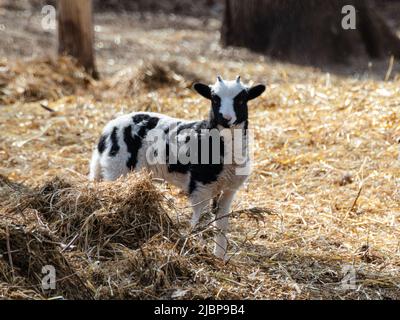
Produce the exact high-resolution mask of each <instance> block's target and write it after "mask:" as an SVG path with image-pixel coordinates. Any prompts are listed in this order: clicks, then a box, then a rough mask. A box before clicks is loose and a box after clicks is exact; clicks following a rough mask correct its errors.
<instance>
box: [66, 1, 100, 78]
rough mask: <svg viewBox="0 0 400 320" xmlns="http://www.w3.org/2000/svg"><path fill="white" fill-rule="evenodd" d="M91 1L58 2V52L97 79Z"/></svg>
mask: <svg viewBox="0 0 400 320" xmlns="http://www.w3.org/2000/svg"><path fill="white" fill-rule="evenodd" d="M93 42H94V33H93V17H92V1H91V0H59V7H58V52H59V54H67V55H70V56H72V57H74V58H76V59H77V61H78V62H79V63H80V64H81V65H82V66H83V67H84V68H85V70H86V71H87V72H88V73H89V74H91V75H92V76H93V77H94V78H98V73H97V71H96V66H95V60H94V48H93Z"/></svg>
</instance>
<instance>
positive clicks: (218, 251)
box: [214, 190, 236, 260]
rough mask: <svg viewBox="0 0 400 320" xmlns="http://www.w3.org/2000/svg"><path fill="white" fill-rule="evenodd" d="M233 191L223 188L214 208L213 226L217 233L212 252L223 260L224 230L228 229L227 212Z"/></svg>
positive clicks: (224, 250)
mask: <svg viewBox="0 0 400 320" xmlns="http://www.w3.org/2000/svg"><path fill="white" fill-rule="evenodd" d="M235 193H236V191H231V190H225V191H224V192H223V193H222V195H221V197H220V199H219V201H218V206H217V210H216V217H215V227H216V228H217V234H216V236H215V239H214V241H215V247H214V254H215V255H216V256H217V257H218V258H221V259H224V260H225V259H226V258H227V248H228V240H227V237H226V232H227V231H228V226H229V214H230V210H231V205H232V201H233V198H234V196H235Z"/></svg>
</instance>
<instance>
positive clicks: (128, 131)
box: [124, 114, 160, 170]
mask: <svg viewBox="0 0 400 320" xmlns="http://www.w3.org/2000/svg"><path fill="white" fill-rule="evenodd" d="M159 120H160V119H159V118H156V117H150V116H149V115H146V114H139V115H135V116H134V117H133V121H134V122H135V123H142V122H143V121H145V122H144V123H143V124H141V125H140V128H139V131H138V132H137V134H135V135H132V126H131V125H130V126H128V127H126V128H125V129H124V142H125V143H126V146H127V149H128V152H129V153H130V154H131V155H130V157H129V159H128V161H127V162H126V165H127V167H128V168H129V169H130V170H133V169H135V167H136V165H137V160H138V159H137V157H138V152H139V149H140V148H141V147H142V144H143V139H144V138H145V137H146V135H147V133H148V132H149V131H150V130H153V129H154V128H155V127H156V126H157V124H158V121H159Z"/></svg>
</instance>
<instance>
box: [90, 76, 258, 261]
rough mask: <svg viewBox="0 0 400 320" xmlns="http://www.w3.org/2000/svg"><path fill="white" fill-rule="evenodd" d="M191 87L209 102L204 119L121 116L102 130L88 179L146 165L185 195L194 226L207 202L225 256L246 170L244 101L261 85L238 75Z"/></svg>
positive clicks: (142, 114) (217, 251) (221, 254)
mask: <svg viewBox="0 0 400 320" xmlns="http://www.w3.org/2000/svg"><path fill="white" fill-rule="evenodd" d="M193 88H194V90H195V91H197V92H198V93H199V94H200V95H201V96H203V97H204V98H206V99H208V100H210V101H211V109H210V113H209V118H208V119H207V120H202V121H187V120H182V119H175V118H171V117H169V116H166V115H162V114H158V113H151V112H140V113H137V112H135V113H131V114H127V115H123V116H120V117H118V118H116V119H114V120H112V121H111V122H109V123H108V124H107V125H106V127H105V129H104V130H103V134H102V135H101V137H100V140H99V142H98V145H97V148H96V149H95V150H94V152H93V156H92V160H91V164H90V174H89V178H90V179H91V180H96V181H98V180H106V181H113V180H116V179H117V178H118V177H120V176H123V175H126V174H128V173H129V172H130V171H131V170H140V169H147V170H149V171H151V172H152V173H153V176H154V177H155V178H161V179H163V180H165V181H167V182H169V183H171V184H173V185H176V186H177V187H179V188H181V189H182V190H184V191H185V192H186V193H187V194H188V196H189V200H190V203H191V205H192V208H193V215H192V219H191V226H192V227H193V228H194V227H196V226H197V225H198V223H199V220H200V217H201V214H202V213H203V212H204V211H205V210H206V209H207V208H208V207H209V205H210V201H211V203H212V206H213V208H214V212H215V214H216V217H215V223H214V224H215V226H216V229H217V232H216V236H215V247H214V254H215V255H216V256H217V257H219V258H221V259H226V258H227V247H228V241H227V238H226V232H227V229H228V222H229V221H228V220H229V213H230V209H231V204H232V201H233V199H234V197H235V194H236V192H237V191H238V189H239V188H240V186H241V185H242V184H243V183H244V182H245V181H246V179H247V178H248V176H249V174H250V157H249V152H248V151H249V143H248V140H249V139H248V136H249V134H248V105H247V102H248V101H250V100H253V99H255V98H257V97H259V96H260V95H261V94H262V93H263V92H264V91H265V86H264V85H261V84H260V85H256V86H253V87H247V86H244V85H243V84H242V83H241V79H240V76H238V77H237V78H236V80H233V81H225V80H223V79H222V77H220V76H218V78H217V81H216V83H215V84H214V85H210V86H208V85H205V84H202V83H196V84H194V86H193ZM237 146H239V152H236V151H237ZM238 153H239V156H237V154H238Z"/></svg>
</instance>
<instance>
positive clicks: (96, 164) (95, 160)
mask: <svg viewBox="0 0 400 320" xmlns="http://www.w3.org/2000/svg"><path fill="white" fill-rule="evenodd" d="M100 179H101V166H100V155H99V152H98V151H97V150H94V151H93V155H92V160H91V161H90V172H89V180H91V181H99V180H100Z"/></svg>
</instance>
